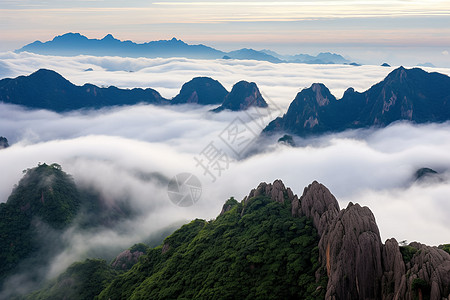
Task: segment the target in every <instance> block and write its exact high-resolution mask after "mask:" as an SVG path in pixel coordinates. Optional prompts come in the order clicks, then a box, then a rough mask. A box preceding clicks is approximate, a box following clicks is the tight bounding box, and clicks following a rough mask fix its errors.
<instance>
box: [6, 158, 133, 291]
mask: <svg viewBox="0 0 450 300" xmlns="http://www.w3.org/2000/svg"><path fill="white" fill-rule="evenodd" d="M111 200H112V199H109V202H107V201H104V200H103V197H102V195H101V193H100V192H98V191H97V190H95V189H94V188H92V187H84V186H76V184H75V182H74V180H73V178H72V177H71V176H70V175H68V174H67V173H65V172H64V171H62V169H61V166H60V165H58V164H51V165H47V164H45V163H44V164H39V165H38V166H37V167H35V168H31V169H27V170H26V171H24V176H23V178H22V179H21V180H20V181H19V183H18V185H17V186H15V187H14V189H13V191H12V193H11V195H10V196H9V197H8V200H7V201H6V203H0V261H1V262H2V263H1V264H0V299H11V297H12V296H16V295H15V294H14V293H16V292H18V293H22V292H24V291H27V289H29V288H30V287H33V286H34V285H36V284H40V283H41V281H42V280H45V277H44V276H43V273H44V272H46V271H45V270H46V268H47V267H48V263H49V262H50V261H51V260H52V259H53V258H54V257H56V256H57V255H58V254H59V253H60V252H61V251H62V250H64V249H65V247H67V245H66V244H65V242H66V239H67V236H65V232H66V231H67V230H76V231H77V232H80V233H81V232H83V231H84V230H86V232H89V231H91V230H99V229H101V228H104V227H105V226H107V227H108V228H114V226H116V225H118V224H120V222H122V221H126V220H128V219H129V218H130V217H132V216H133V215H135V214H136V212H134V211H133V210H132V209H131V208H130V206H129V204H128V202H126V201H125V200H124V201H119V200H116V199H115V200H114V202H115V203H114V205H111ZM11 286H17V287H20V289H17V290H15V289H14V288H12V287H11ZM10 293H12V294H10Z"/></svg>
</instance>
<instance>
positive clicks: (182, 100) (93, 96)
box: [0, 69, 267, 112]
mask: <svg viewBox="0 0 450 300" xmlns="http://www.w3.org/2000/svg"><path fill="white" fill-rule="evenodd" d="M0 102H3V103H10V104H17V105H22V106H25V107H28V108H38V109H48V110H52V111H56V112H65V111H71V110H77V109H92V108H94V109H98V108H103V107H108V106H120V105H134V104H138V103H146V104H155V105H169V104H172V105H176V104H199V105H219V107H217V109H216V112H219V111H222V110H226V109H228V110H233V111H237V110H245V109H248V108H249V107H251V106H258V107H267V103H266V102H265V101H264V99H263V98H262V96H261V94H260V92H259V89H258V87H257V86H256V84H255V83H253V82H252V83H248V82H246V81H240V82H238V83H236V84H235V85H234V86H233V88H232V90H231V92H230V93H228V91H227V90H226V89H225V88H224V87H223V85H222V84H221V83H220V82H218V81H217V80H214V79H212V78H209V77H196V78H194V79H192V80H190V81H189V82H187V83H185V84H183V86H182V88H181V90H180V93H179V94H178V95H177V96H175V97H174V98H173V99H172V100H168V99H165V98H163V97H162V96H161V95H160V94H159V93H158V92H157V91H155V90H154V89H151V88H146V89H140V88H134V89H119V88H117V87H114V86H110V87H108V88H102V87H98V86H95V85H92V84H85V85H83V86H77V85H74V84H72V83H71V82H70V81H68V80H67V79H65V78H64V77H63V76H61V75H60V74H58V73H57V72H55V71H52V70H47V69H40V70H38V71H36V72H34V73H32V74H31V75H29V76H19V77H17V78H6V79H2V80H0Z"/></svg>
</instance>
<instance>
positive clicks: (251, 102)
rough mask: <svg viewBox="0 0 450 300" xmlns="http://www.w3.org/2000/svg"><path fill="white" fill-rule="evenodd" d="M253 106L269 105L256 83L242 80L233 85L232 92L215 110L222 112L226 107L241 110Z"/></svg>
mask: <svg viewBox="0 0 450 300" xmlns="http://www.w3.org/2000/svg"><path fill="white" fill-rule="evenodd" d="M253 106H254V107H267V103H266V101H265V100H264V98H263V97H262V95H261V93H260V91H259V89H258V86H257V85H256V83H254V82H247V81H245V80H242V81H239V82H238V83H236V84H235V85H234V86H233V88H232V89H231V92H230V93H229V94H228V95H227V96H226V97H225V99H224V101H223V103H222V105H221V106H219V107H218V108H216V109H214V110H213V111H214V112H220V111H222V110H225V109H229V110H232V111H239V110H246V109H248V108H250V107H253Z"/></svg>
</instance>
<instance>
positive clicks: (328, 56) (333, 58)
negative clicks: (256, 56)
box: [261, 49, 350, 64]
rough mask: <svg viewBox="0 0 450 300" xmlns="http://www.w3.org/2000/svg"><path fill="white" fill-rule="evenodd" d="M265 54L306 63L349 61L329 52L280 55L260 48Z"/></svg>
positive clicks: (286, 60)
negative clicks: (314, 54)
mask: <svg viewBox="0 0 450 300" xmlns="http://www.w3.org/2000/svg"><path fill="white" fill-rule="evenodd" d="M261 52H264V53H266V54H267V55H270V56H273V57H276V58H278V59H280V60H282V61H285V62H295V63H306V64H349V63H350V61H349V60H348V59H346V58H344V57H343V56H342V55H339V54H336V53H330V52H321V53H319V54H318V55H316V56H313V55H309V54H296V55H281V54H278V53H276V52H275V51H272V50H267V49H264V50H261Z"/></svg>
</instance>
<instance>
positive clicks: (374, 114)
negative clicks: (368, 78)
mask: <svg viewBox="0 0 450 300" xmlns="http://www.w3.org/2000/svg"><path fill="white" fill-rule="evenodd" d="M400 120H406V121H410V122H414V123H427V122H438V123H439V122H444V121H447V120H450V77H448V76H447V75H444V74H441V73H436V72H433V73H428V72H426V71H424V70H422V69H419V68H413V69H405V68H404V67H399V68H397V69H395V70H393V71H392V72H390V73H389V74H388V75H387V76H386V77H385V78H384V79H383V80H382V81H381V82H379V83H376V84H374V85H373V86H372V87H370V88H369V89H368V90H366V91H364V92H356V91H355V90H354V89H353V88H348V89H347V90H346V91H345V93H344V95H343V97H342V98H341V99H339V100H338V99H336V98H335V97H334V96H333V95H332V94H331V93H330V91H329V90H328V88H327V87H326V86H325V85H323V84H320V83H314V84H313V85H311V87H309V88H305V89H303V90H302V91H301V92H299V93H298V94H297V95H296V97H295V99H294V100H293V101H292V102H291V104H290V106H289V109H288V111H287V112H286V113H285V115H284V116H283V117H279V118H277V119H275V120H273V121H272V122H270V123H269V125H268V126H267V127H266V128H265V129H264V130H263V133H264V134H267V133H269V134H271V133H275V132H287V133H291V134H296V135H299V136H307V135H314V134H316V135H317V134H322V133H325V132H338V131H343V130H346V129H354V128H365V127H373V126H375V127H385V126H387V125H389V124H391V123H393V122H395V121H400Z"/></svg>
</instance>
